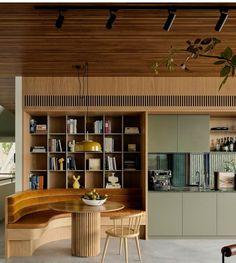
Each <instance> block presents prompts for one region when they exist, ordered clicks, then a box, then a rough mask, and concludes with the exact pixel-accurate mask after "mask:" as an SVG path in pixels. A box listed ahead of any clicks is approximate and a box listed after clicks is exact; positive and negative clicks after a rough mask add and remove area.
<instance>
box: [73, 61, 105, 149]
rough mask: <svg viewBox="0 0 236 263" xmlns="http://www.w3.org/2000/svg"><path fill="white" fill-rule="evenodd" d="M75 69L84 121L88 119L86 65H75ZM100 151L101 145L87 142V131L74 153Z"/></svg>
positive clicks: (90, 141)
mask: <svg viewBox="0 0 236 263" xmlns="http://www.w3.org/2000/svg"><path fill="white" fill-rule="evenodd" d="M76 69H77V70H78V80H79V85H80V94H81V96H80V98H81V99H85V101H84V102H85V105H86V121H87V119H88V107H89V101H88V89H89V84H88V63H87V62H86V63H84V65H82V66H81V65H76ZM80 69H82V70H83V79H82V83H81V81H80V75H79V71H80ZM85 92H86V96H84V93H85ZM101 150H102V147H101V144H100V143H99V142H94V141H92V140H89V138H88V131H87V132H86V137H85V140H84V141H81V142H77V143H76V151H82V152H87V151H88V152H100V151H101Z"/></svg>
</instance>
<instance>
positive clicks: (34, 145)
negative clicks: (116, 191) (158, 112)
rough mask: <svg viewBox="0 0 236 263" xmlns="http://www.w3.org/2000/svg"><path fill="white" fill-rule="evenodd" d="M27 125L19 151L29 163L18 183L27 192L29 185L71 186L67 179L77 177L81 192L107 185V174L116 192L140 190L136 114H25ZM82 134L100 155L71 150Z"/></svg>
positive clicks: (139, 138)
mask: <svg viewBox="0 0 236 263" xmlns="http://www.w3.org/2000/svg"><path fill="white" fill-rule="evenodd" d="M27 123H28V130H27V131H26V133H25V137H24V138H25V141H26V143H25V145H24V152H25V154H26V156H28V159H29V163H28V162H25V164H24V166H25V167H24V174H25V175H24V180H25V181H28V184H29V188H35V182H40V188H42V187H43V188H44V189H47V188H71V187H72V185H73V175H75V176H76V177H77V176H78V175H79V176H80V180H79V183H80V186H81V187H84V188H91V187H96V188H98V187H99V188H100V187H101V188H105V187H106V186H108V185H110V187H111V183H110V181H109V180H110V179H109V178H110V176H115V177H117V178H118V183H116V184H115V185H116V187H117V188H118V187H121V188H136V187H141V185H142V174H144V173H145V172H144V169H145V168H144V167H142V166H143V164H142V162H141V158H142V153H143V152H142V151H143V149H144V146H143V143H142V142H143V141H145V140H144V139H142V138H145V137H144V136H145V134H144V132H143V129H141V128H142V117H141V114H138V113H134V114H132V113H130V114H124V115H123V114H122V115H121V114H120V115H114V116H113V115H106V114H101V115H96V116H93V115H91V116H84V115H42V116H41V115H37V114H28V113H27V114H25V127H27ZM32 124H33V125H34V126H35V127H39V128H40V129H41V130H40V131H38V130H37V129H36V128H35V127H32ZM37 125H38V126H37ZM42 129H43V131H42ZM86 134H88V137H89V140H93V141H96V142H99V143H100V144H101V147H102V151H101V152H82V151H80V152H79V151H77V149H76V143H77V142H81V141H83V140H85V138H86ZM113 178H114V177H113ZM39 179H40V180H39ZM116 180H117V179H116ZM32 181H33V187H32ZM25 185H27V183H25ZM26 188H27V187H26ZM36 188H37V186H36Z"/></svg>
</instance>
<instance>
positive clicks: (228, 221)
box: [217, 193, 236, 236]
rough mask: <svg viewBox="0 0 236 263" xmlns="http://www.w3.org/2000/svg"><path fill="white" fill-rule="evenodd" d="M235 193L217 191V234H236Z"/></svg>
mask: <svg viewBox="0 0 236 263" xmlns="http://www.w3.org/2000/svg"><path fill="white" fill-rule="evenodd" d="M235 207H236V193H217V234H218V235H219V236H236V226H235V222H236V210H235Z"/></svg>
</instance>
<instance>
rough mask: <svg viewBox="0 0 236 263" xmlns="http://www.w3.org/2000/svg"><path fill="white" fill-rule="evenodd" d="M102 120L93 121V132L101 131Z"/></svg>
mask: <svg viewBox="0 0 236 263" xmlns="http://www.w3.org/2000/svg"><path fill="white" fill-rule="evenodd" d="M102 129H103V121H102V120H97V121H95V122H94V133H102Z"/></svg>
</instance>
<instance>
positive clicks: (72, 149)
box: [68, 140, 75, 153]
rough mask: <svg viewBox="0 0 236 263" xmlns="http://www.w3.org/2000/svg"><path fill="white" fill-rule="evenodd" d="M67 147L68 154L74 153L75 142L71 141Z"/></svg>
mask: <svg viewBox="0 0 236 263" xmlns="http://www.w3.org/2000/svg"><path fill="white" fill-rule="evenodd" d="M68 146H69V151H70V152H72V153H73V152H75V140H73V141H69V142H68Z"/></svg>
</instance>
